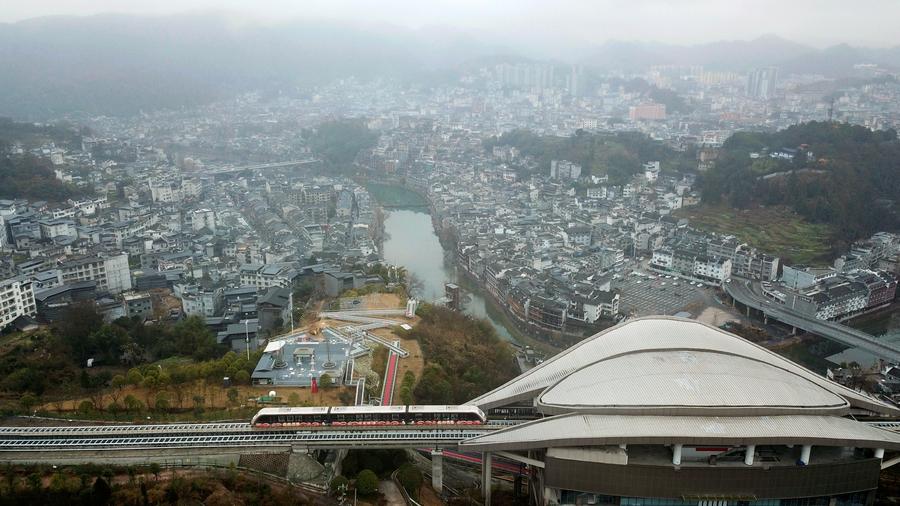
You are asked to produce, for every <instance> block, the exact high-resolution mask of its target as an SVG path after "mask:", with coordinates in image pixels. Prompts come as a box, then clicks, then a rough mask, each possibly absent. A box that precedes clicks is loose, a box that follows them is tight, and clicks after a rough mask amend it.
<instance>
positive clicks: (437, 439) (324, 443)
mask: <svg viewBox="0 0 900 506" xmlns="http://www.w3.org/2000/svg"><path fill="white" fill-rule="evenodd" d="M489 430H491V429H481V430H479V429H447V430H438V429H425V430H410V429H401V430H369V431H360V430H354V431H344V430H341V431H318V432H299V433H298V432H291V431H283V432H274V431H268V432H243V433H235V434H205V435H202V434H199V435H198V434H179V435H127V434H125V435H110V434H97V435H94V436H93V437H92V436H91V435H72V434H71V433H68V434H67V433H64V434H52V433H51V434H47V435H31V434H18V435H11V434H6V435H3V436H0V452H4V451H42V450H44V451H45V450H61V449H71V450H160V449H178V448H188V449H190V448H228V447H240V448H243V447H273V446H276V447H277V446H284V447H292V446H300V447H308V448H313V447H328V448H340V447H347V448H361V447H371V448H397V447H400V448H405V447H411V448H416V447H419V446H423V445H425V446H435V447H446V446H450V447H455V446H456V445H457V444H458V443H459V442H460V441H462V440H464V439H468V438H471V437H475V436H480V435H483V434H485V433H486V432H488V431H489Z"/></svg>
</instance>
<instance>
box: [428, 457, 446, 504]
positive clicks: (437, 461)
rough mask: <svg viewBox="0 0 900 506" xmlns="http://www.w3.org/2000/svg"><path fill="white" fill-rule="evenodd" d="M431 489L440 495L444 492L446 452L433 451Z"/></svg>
mask: <svg viewBox="0 0 900 506" xmlns="http://www.w3.org/2000/svg"><path fill="white" fill-rule="evenodd" d="M431 488H433V489H434V491H435V492H437V493H438V494H440V493H441V492H442V491H443V490H444V452H443V451H442V450H438V449H434V450H431Z"/></svg>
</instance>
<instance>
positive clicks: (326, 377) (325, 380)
mask: <svg viewBox="0 0 900 506" xmlns="http://www.w3.org/2000/svg"><path fill="white" fill-rule="evenodd" d="M333 381H334V380H332V379H331V375H330V374H328V373H327V372H325V373H322V375H321V376H319V385H320V386H322V387H330V386H331V383H332V382H333Z"/></svg>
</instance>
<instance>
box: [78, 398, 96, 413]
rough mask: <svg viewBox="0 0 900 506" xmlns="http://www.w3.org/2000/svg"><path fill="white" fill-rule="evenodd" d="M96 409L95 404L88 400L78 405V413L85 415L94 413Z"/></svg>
mask: <svg viewBox="0 0 900 506" xmlns="http://www.w3.org/2000/svg"><path fill="white" fill-rule="evenodd" d="M95 408H96V407H95V406H94V403H93V402H91V401H88V400H84V401H81V402H80V403H79V404H78V412H79V413H82V414H85V415H87V414H90V413H93V412H94V409H95Z"/></svg>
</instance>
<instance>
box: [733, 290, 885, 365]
mask: <svg viewBox="0 0 900 506" xmlns="http://www.w3.org/2000/svg"><path fill="white" fill-rule="evenodd" d="M754 287H755V284H754V282H753V281H750V280H748V279H743V278H731V280H730V282H726V283H723V284H722V288H723V289H724V290H725V293H727V294H728V295H729V296H730V297H731V298H732V299H733V300H735V301H736V302H739V303H741V304H743V305H744V306H746V307H747V311H748V314H749V310H750V308H752V309H755V310H757V311H760V312H761V313H762V314H763V316H764V318H766V319H768V318H772V319H774V320H778V321H780V322H782V323H785V324H787V325H791V326H792V327H794V328H798V329H803V330H805V331H807V332H811V333H813V334H816V335H818V336H822V337H824V338H827V339H831V340H833V341H837V342H839V343H841V344H845V345H847V346H852V347H854V348H860V349H862V350H865V351H867V352H869V353H871V354H872V355H875V356H876V357H879V358H883V359H885V360H887V361H890V362H893V363H900V347H898V346H897V345H896V344H892V343H888V342H885V341H881V340H878V339H876V338H875V337H873V336H872V335H870V334H867V333H865V332H862V331H859V330H856V329H854V328H851V327H848V326H846V325H842V324H840V323H837V322H832V321H827V320H820V319H818V318H815V317H813V316H809V315H806V314H804V313H800V312H798V311H795V310H792V309H791V308H789V307H787V306H785V305H784V304H782V303H780V302H778V301H774V300H770V299H769V298H767V297H766V296H765V295H762V294H761V293H759V292H758V291H757V290H755V289H754Z"/></svg>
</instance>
